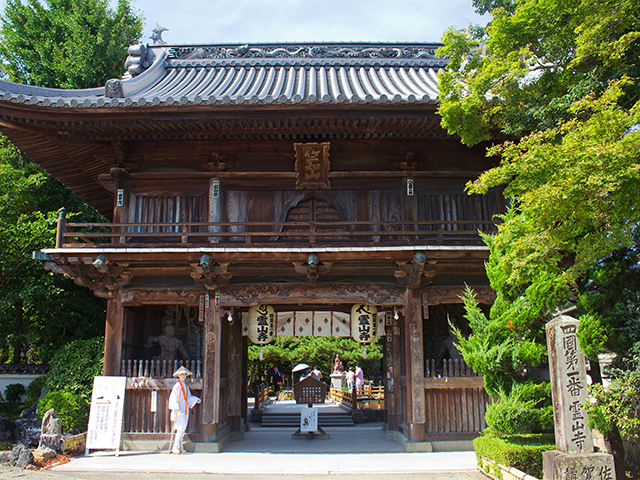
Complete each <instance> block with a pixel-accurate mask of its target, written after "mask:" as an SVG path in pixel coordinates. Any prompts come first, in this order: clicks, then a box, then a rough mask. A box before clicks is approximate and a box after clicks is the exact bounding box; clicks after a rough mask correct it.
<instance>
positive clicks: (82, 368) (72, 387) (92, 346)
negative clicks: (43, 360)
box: [46, 337, 104, 403]
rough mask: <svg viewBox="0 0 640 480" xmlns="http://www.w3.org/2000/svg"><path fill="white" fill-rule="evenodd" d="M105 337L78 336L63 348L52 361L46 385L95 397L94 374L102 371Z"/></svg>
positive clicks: (54, 389)
mask: <svg viewBox="0 0 640 480" xmlns="http://www.w3.org/2000/svg"><path fill="white" fill-rule="evenodd" d="M103 354H104V339H103V338H101V337H96V338H90V339H87V340H74V341H73V342H70V343H67V344H66V345H64V346H63V347H62V348H60V349H59V350H58V351H57V352H56V353H55V354H54V355H53V358H52V359H51V362H49V365H51V370H49V373H48V374H47V380H46V388H47V390H49V391H51V392H55V391H57V390H66V391H68V392H71V393H74V394H77V395H80V396H82V397H83V398H84V399H85V401H86V402H87V403H88V402H90V401H91V390H92V389H93V378H94V377H95V376H97V375H102V364H103Z"/></svg>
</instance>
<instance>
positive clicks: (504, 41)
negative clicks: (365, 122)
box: [438, 0, 640, 145]
mask: <svg viewBox="0 0 640 480" xmlns="http://www.w3.org/2000/svg"><path fill="white" fill-rule="evenodd" d="M474 5H475V6H476V8H477V9H478V11H480V12H482V13H484V12H490V13H491V22H490V23H489V25H488V26H487V27H486V29H485V28H479V27H470V28H469V29H467V30H466V31H458V30H455V29H450V30H448V31H447V32H446V33H445V35H444V37H443V39H442V40H443V43H444V47H443V48H441V49H440V50H439V51H438V54H440V55H444V56H447V57H449V58H450V59H451V61H450V63H449V69H448V71H447V72H444V73H443V74H441V75H440V77H439V78H440V84H439V90H440V98H441V105H440V110H439V111H440V114H441V115H442V118H443V125H444V126H445V127H446V128H447V130H448V131H449V133H455V134H458V135H460V137H461V138H462V141H463V143H465V144H468V145H473V144H475V143H478V142H480V141H483V140H489V139H490V138H491V135H492V132H493V131H494V129H495V128H498V129H500V130H501V131H502V132H503V133H506V134H509V135H521V134H526V133H529V132H534V131H541V130H545V129H547V128H556V127H557V126H558V125H559V123H560V122H562V121H565V120H567V119H569V118H571V116H572V114H571V113H570V112H569V109H570V108H571V105H573V104H574V103H575V102H577V101H579V100H580V99H582V98H583V97H585V96H587V95H589V94H594V95H600V94H602V92H604V91H605V90H606V88H607V87H608V85H609V82H610V81H612V80H616V79H621V78H623V77H624V76H629V77H631V78H637V77H638V75H639V74H640V65H638V59H637V55H635V52H637V49H638V46H639V45H640V42H639V40H640V37H639V34H638V30H639V26H640V20H639V19H640V7H639V6H638V3H637V2H636V1H635V0H623V1H614V0H605V1H600V0H569V1H559V0H524V1H519V2H513V3H512V2H508V1H504V2H503V1H479V0H478V1H476V2H474ZM638 93H640V85H639V84H638V83H637V82H635V83H632V84H629V85H627V88H626V97H625V99H624V101H623V102H622V103H623V104H625V105H627V106H628V105H629V104H630V103H631V104H632V103H633V102H635V101H636V100H637V96H638ZM634 98H635V99H636V100H634Z"/></svg>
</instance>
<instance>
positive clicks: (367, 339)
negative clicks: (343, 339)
mask: <svg viewBox="0 0 640 480" xmlns="http://www.w3.org/2000/svg"><path fill="white" fill-rule="evenodd" d="M377 313H378V309H377V308H376V306H375V305H354V306H353V307H351V336H352V337H353V339H354V340H355V341H356V342H358V343H361V344H364V345H367V344H369V343H371V342H373V341H374V340H375V339H376V331H377V326H378V319H377Z"/></svg>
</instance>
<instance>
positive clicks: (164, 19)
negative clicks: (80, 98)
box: [133, 0, 486, 44]
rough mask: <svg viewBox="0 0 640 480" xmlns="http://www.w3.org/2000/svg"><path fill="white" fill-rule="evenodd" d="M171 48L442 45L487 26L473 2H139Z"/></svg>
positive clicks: (149, 22)
mask: <svg viewBox="0 0 640 480" xmlns="http://www.w3.org/2000/svg"><path fill="white" fill-rule="evenodd" d="M133 5H134V7H136V8H138V9H139V10H141V11H142V12H143V14H144V17H145V18H146V21H145V29H144V37H145V39H146V40H149V39H148V37H149V35H151V31H152V30H153V28H154V27H155V24H156V22H157V23H158V24H159V25H161V26H162V27H165V28H168V29H169V30H168V31H167V32H164V34H163V37H162V38H163V40H164V41H165V42H167V43H169V44H212V43H242V44H244V43H275V42H437V41H439V40H440V38H441V37H442V34H443V33H444V31H445V30H446V29H447V28H449V27H450V26H455V27H456V28H465V27H467V26H468V25H469V24H471V23H473V24H477V23H483V24H484V23H486V20H484V19H483V18H482V17H480V16H479V15H477V14H476V13H475V12H474V10H473V6H472V4H471V0H179V1H176V0H134V1H133Z"/></svg>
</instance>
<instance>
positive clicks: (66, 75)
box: [0, 0, 142, 88]
mask: <svg viewBox="0 0 640 480" xmlns="http://www.w3.org/2000/svg"><path fill="white" fill-rule="evenodd" d="M2 20H3V25H2V28H1V29H0V36H1V38H2V41H1V42H0V59H2V67H1V68H2V71H3V72H4V73H5V75H6V76H7V77H8V79H9V80H11V81H14V82H15V81H17V82H23V83H27V84H30V85H38V86H42V87H52V88H90V87H97V86H100V85H104V84H105V82H106V80H108V79H109V78H120V76H121V75H122V73H123V69H124V62H125V59H126V57H127V51H126V48H127V47H128V46H129V45H131V44H132V43H135V42H136V41H137V40H138V39H139V38H140V36H141V34H142V17H141V16H140V15H139V14H137V13H136V12H135V11H134V10H133V9H132V8H131V5H130V2H129V1H127V0H118V3H117V6H116V8H115V10H112V9H111V8H110V7H109V2H108V1H107V0H47V1H44V2H43V1H39V0H26V1H25V2H24V3H23V2H22V1H21V0H8V1H7V3H6V7H5V11H4V17H3V19H2Z"/></svg>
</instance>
